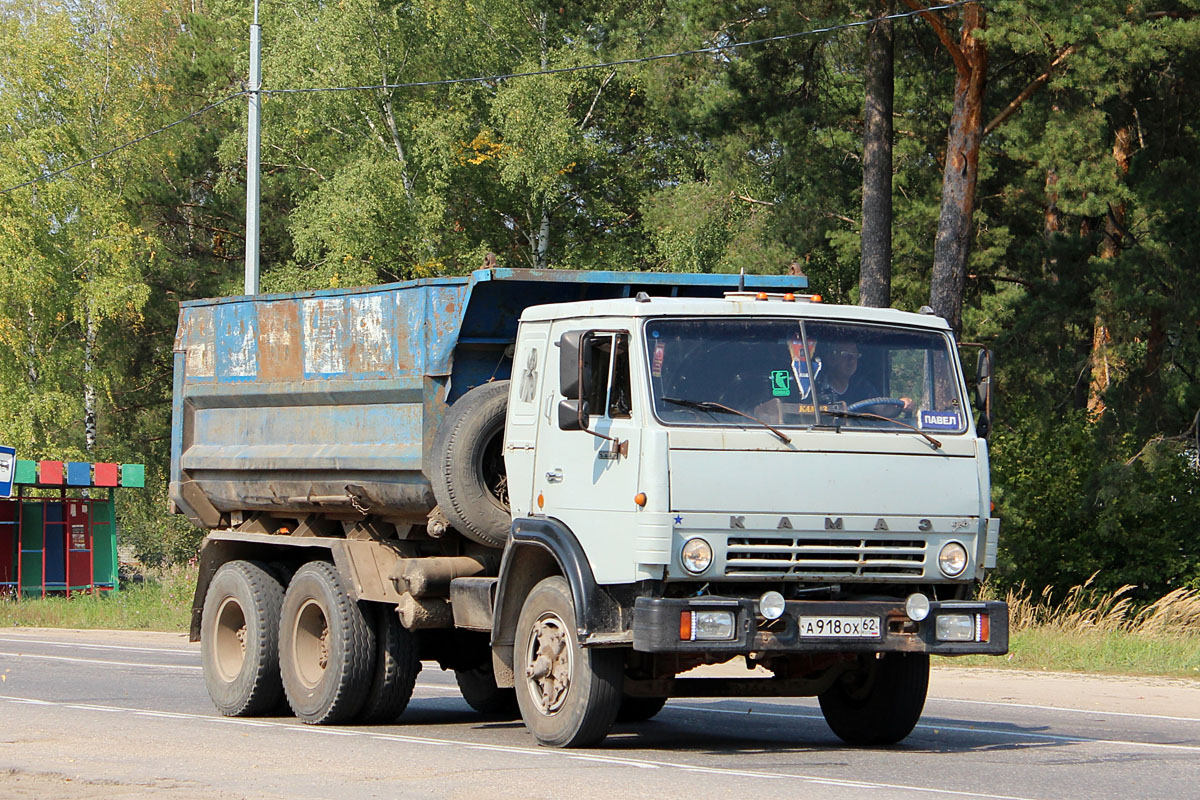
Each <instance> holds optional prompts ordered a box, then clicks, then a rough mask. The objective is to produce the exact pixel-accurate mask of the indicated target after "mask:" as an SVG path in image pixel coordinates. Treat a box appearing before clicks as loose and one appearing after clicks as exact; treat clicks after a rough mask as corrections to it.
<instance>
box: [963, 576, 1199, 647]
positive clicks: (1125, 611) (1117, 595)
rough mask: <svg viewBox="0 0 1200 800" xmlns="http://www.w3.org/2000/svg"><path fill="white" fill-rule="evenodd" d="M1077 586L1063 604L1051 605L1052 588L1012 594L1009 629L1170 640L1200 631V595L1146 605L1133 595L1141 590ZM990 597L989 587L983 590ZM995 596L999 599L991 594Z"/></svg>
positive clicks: (1171, 595)
mask: <svg viewBox="0 0 1200 800" xmlns="http://www.w3.org/2000/svg"><path fill="white" fill-rule="evenodd" d="M1095 578H1096V576H1095V575H1093V576H1092V577H1091V578H1089V579H1088V580H1087V581H1086V582H1085V583H1084V584H1083V585H1082V586H1074V587H1072V588H1071V590H1070V591H1069V592H1067V596H1066V597H1065V598H1064V599H1063V600H1062V601H1060V602H1052V600H1051V597H1052V595H1053V587H1047V588H1046V589H1044V590H1042V592H1041V594H1040V595H1034V594H1033V593H1032V592H1030V591H1029V590H1028V589H1026V588H1025V585H1024V584H1021V585H1020V586H1018V587H1016V588H1015V589H1012V590H1010V591H1009V592H1007V594H1006V595H1005V597H1004V599H1005V600H1007V601H1008V609H1009V626H1010V629H1011V630H1012V631H1013V632H1014V633H1015V632H1019V631H1027V630H1044V631H1054V632H1059V633H1087V632H1092V633H1118V632H1120V633H1132V634H1138V635H1143V636H1171V635H1176V634H1180V633H1190V634H1195V633H1196V632H1197V631H1200V591H1196V590H1194V589H1175V590H1174V591H1172V592H1168V593H1167V594H1165V595H1163V596H1162V597H1160V598H1159V599H1157V600H1155V601H1154V602H1153V603H1150V604H1148V605H1139V604H1136V603H1135V602H1134V600H1133V598H1132V597H1131V596H1130V595H1131V594H1132V592H1133V590H1134V589H1135V588H1137V587H1135V586H1131V585H1126V586H1122V587H1121V588H1120V589H1117V590H1116V591H1115V592H1108V593H1104V592H1101V591H1099V590H1098V589H1096V588H1095V587H1094V586H1093V585H1092V584H1093V582H1094V581H1095ZM985 593H986V587H985ZM993 596H995V595H993Z"/></svg>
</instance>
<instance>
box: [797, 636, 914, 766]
mask: <svg viewBox="0 0 1200 800" xmlns="http://www.w3.org/2000/svg"><path fill="white" fill-rule="evenodd" d="M928 689H929V656H928V655H926V654H924V653H910V654H902V653H886V654H884V655H883V656H882V657H880V658H875V657H868V658H866V659H864V660H863V663H862V665H861V666H860V668H859V669H855V670H852V671H850V672H847V673H846V674H845V675H843V676H841V677H840V678H839V679H838V680H837V682H836V683H834V684H833V686H831V687H830V688H829V689H827V690H825V691H824V692H822V693H821V694H820V696H819V697H818V699H819V700H820V703H821V713H822V714H824V715H825V721H826V722H827V723H828V724H829V727H830V729H832V730H833V732H834V733H835V734H837V736H838V738H839V739H841V740H842V741H844V742H846V743H847V744H852V745H883V744H895V743H896V742H898V741H900V740H901V739H903V738H904V737H906V736H908V735H909V734H910V733H912V729H913V728H915V727H916V725H917V720H918V719H920V718H921V710H922V709H923V708H924V707H925V693H926V692H927V691H928Z"/></svg>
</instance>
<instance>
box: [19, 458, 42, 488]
mask: <svg viewBox="0 0 1200 800" xmlns="http://www.w3.org/2000/svg"><path fill="white" fill-rule="evenodd" d="M13 483H24V484H27V485H30V486H32V485H33V484H35V483H37V462H36V461H23V460H22V459H17V471H16V473H15V474H14V475H13Z"/></svg>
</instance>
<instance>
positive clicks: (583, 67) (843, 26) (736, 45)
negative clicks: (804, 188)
mask: <svg viewBox="0 0 1200 800" xmlns="http://www.w3.org/2000/svg"><path fill="white" fill-rule="evenodd" d="M983 1H984V0H957V1H956V2H953V3H946V4H944V5H935V6H930V7H928V8H919V9H915V10H911V11H900V12H897V13H895V14H888V15H886V16H882V17H872V18H871V19H864V20H856V21H854V22H842V23H839V24H837V25H828V26H826V27H823V28H811V29H809V30H804V31H797V32H795V33H783V34H780V35H778V36H767V37H764V38H762V39H751V40H748V41H745V42H730V43H729V44H721V45H713V46H711V47H699V48H696V49H693V50H679V51H677V52H673V53H659V54H657V55H652V56H641V57H639V58H623V59H619V60H617V61H603V62H599V63H595V64H580V65H577V66H573V67H553V68H547V69H537V70H529V71H527V72H507V73H500V74H497V75H476V76H473V77H468V78H444V79H442V80H434V81H413V82H410V83H378V84H369V85H363V86H324V87H312V88H297V89H262V90H260V94H267V95H272V94H277V95H285V94H317V93H321V92H361V91H372V90H373V91H379V90H383V89H419V88H424V87H431V86H451V85H455V84H465V83H499V82H502V81H508V80H513V79H515V78H533V77H537V76H539V75H563V74H566V73H571V72H586V71H589V70H595V69H605V68H609V67H622V66H630V65H633V64H646V63H650V62H652V61H664V60H667V59H672V58H683V57H685V56H697V55H709V54H715V53H725V52H728V51H731V50H740V49H742V48H745V47H753V46H756V45H761V44H769V43H771V42H782V41H786V40H788V39H799V38H801V37H805V36H820V35H822V34H827V33H836V32H837V31H844V30H849V29H851V28H861V27H864V26H866V25H874V24H875V23H877V22H880V21H883V20H896V19H907V18H909V17H915V16H919V15H921V14H928V13H930V12H934V11H947V10H949V9H952V8H958V7H960V6H966V5H971V4H973V3H982V2H983ZM245 94H246V92H245V91H241V92H234V93H233V94H231V95H229V96H228V97H224V98H222V99H220V100H217V101H216V102H213V103H209V104H208V105H206V106H204V107H203V108H198V109H196V110H195V111H193V112H191V113H190V114H188V115H187V116H185V117H181V118H180V119H177V120H175V121H174V122H171V123H168V124H166V125H164V126H162V127H161V128H156V129H155V130H152V131H150V132H148V133H144V134H142V135H141V136H138V137H137V138H135V139H130V140H129V141H127V142H125V143H124V144H120V145H117V146H116V147H114V148H112V149H110V150H105V151H104V152H102V153H96V154H95V155H92V156H89V157H87V158H85V159H83V160H81V161H76V162H75V163H73V164H68V165H67V166H65V167H61V168H60V169H56V170H54V171H52V172H47V173H45V174H43V175H39V176H38V177H36V178H31V179H30V180H27V181H25V182H24V183H19V184H17V185H15V186H10V187H8V188H6V189H0V195H4V194H8V193H9V192H13V191H16V190H17V189H23V188H25V187H26V186H32V185H33V184H35V183H42V182H44V181H48V180H52V179H53V178H56V177H58V176H59V175H62V174H63V173H65V172H70V171H71V170H73V169H77V168H79V167H82V166H86V165H88V164H92V163H94V162H96V161H99V160H100V159H103V158H107V157H108V156H111V155H113V154H114V153H118V152H120V151H121V150H124V149H126V148H129V147H132V146H133V145H135V144H138V143H140V142H144V141H146V140H147V139H149V138H151V137H154V136H157V135H158V134H160V133H163V132H165V131H168V130H170V129H171V128H174V127H175V126H176V125H181V124H183V123H184V122H187V121H188V120H190V119H194V118H196V117H198V116H200V115H201V114H204V113H206V112H208V111H212V110H213V109H214V108H217V107H218V106H221V105H224V104H225V103H228V102H229V101H230V100H233V99H234V98H237V97H242V96H244V95H245Z"/></svg>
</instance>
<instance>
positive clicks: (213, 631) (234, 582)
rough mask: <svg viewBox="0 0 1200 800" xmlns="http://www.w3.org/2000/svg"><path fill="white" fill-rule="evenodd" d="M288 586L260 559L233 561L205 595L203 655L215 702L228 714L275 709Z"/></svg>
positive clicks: (279, 690) (279, 691) (220, 571)
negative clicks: (283, 607)
mask: <svg viewBox="0 0 1200 800" xmlns="http://www.w3.org/2000/svg"><path fill="white" fill-rule="evenodd" d="M282 603H283V586H282V585H281V584H280V583H279V581H277V580H276V579H275V578H274V577H272V576H271V574H270V573H268V572H267V570H266V569H265V568H264V567H263V566H262V565H260V564H256V563H254V562H251V561H230V562H228V563H226V564H224V565H222V566H221V568H220V569H218V570H217V573H216V575H214V576H213V579H212V582H211V583H209V585H208V591H207V592H206V593H205V595H204V610H203V612H202V615H201V618H200V657H201V663H202V664H203V669H204V684H205V686H206V687H207V688H208V696H209V697H211V698H212V701H213V705H215V706H216V707H217V710H218V711H220V712H221V713H222V714H224V715H225V716H227V717H248V716H253V715H256V714H264V713H267V712H269V711H272V710H274V709H275V708H276V707H277V706H278V705H279V701H280V699H281V698H282V697H283V685H282V684H281V683H280V679H279V609H280V606H281V605H282Z"/></svg>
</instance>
